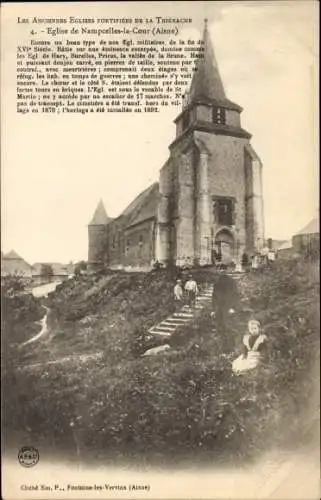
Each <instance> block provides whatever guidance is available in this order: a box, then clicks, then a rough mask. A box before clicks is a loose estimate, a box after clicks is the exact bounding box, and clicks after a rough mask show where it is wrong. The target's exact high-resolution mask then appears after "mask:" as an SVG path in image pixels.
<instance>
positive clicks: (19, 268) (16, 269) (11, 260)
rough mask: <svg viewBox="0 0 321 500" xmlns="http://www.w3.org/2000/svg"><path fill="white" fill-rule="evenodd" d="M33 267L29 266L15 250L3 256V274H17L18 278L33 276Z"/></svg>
mask: <svg viewBox="0 0 321 500" xmlns="http://www.w3.org/2000/svg"><path fill="white" fill-rule="evenodd" d="M31 272H32V266H31V265H30V264H28V262H26V261H25V260H24V259H23V258H22V257H20V255H18V254H17V252H15V251H14V250H11V251H10V252H8V253H7V254H3V253H2V254H1V274H2V275H3V276H6V275H8V274H17V275H18V276H31Z"/></svg>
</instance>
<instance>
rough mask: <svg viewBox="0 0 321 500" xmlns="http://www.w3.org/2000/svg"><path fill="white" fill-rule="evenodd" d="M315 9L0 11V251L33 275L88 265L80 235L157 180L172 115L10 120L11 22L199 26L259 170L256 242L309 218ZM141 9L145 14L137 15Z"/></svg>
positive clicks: (283, 234) (313, 201) (18, 35)
mask: <svg viewBox="0 0 321 500" xmlns="http://www.w3.org/2000/svg"><path fill="white" fill-rule="evenodd" d="M317 8H318V4H317V2H313V1H310V0H305V1H302V2H301V1H297V0H293V1H290V2H281V1H272V2H264V1H261V2H256V1H255V2H242V1H236V2H233V1H232V2H204V3H203V2H177V3H172V2H171V3H168V2H144V3H143V4H140V3H139V2H135V3H131V4H129V3H126V2H115V3H109V2H102V3H96V4H95V3H93V4H91V3H89V2H86V3H83V4H81V3H78V4H77V3H72V2H71V3H66V4H59V3H58V2H57V3H52V4H37V5H36V4H32V3H29V4H26V5H22V4H11V5H10V4H6V5H4V7H3V8H2V11H3V12H2V14H3V15H2V17H3V21H2V22H3V30H2V81H1V85H2V88H1V90H2V110H1V140H2V153H1V154H2V157H1V160H2V161H1V180H2V182H1V188H2V197H1V198H2V205H1V208H2V210H1V215H2V218H1V221H2V224H1V225H2V250H3V251H4V252H8V251H10V250H11V249H14V250H15V251H16V252H18V253H19V254H20V255H21V256H22V257H23V258H24V259H26V260H27V261H28V262H30V263H31V264H32V263H34V262H37V261H55V262H58V261H59V262H69V261H71V260H72V261H77V260H80V259H86V258H87V244H88V239H87V224H88V222H89V221H90V219H91V217H92V214H93V212H94V210H95V208H96V205H97V203H98V201H99V199H102V200H103V202H104V204H105V207H106V210H107V213H108V215H109V216H110V217H116V216H118V215H119V214H120V213H121V212H122V211H123V209H124V208H125V207H126V206H127V205H128V204H129V203H130V202H131V201H132V199H133V198H134V197H135V196H136V195H137V194H139V192H140V191H141V190H143V189H145V188H146V187H147V186H148V185H149V184H150V183H152V182H155V181H157V180H158V176H159V169H160V168H161V167H162V165H163V164H164V163H165V161H166V160H167V158H168V153H169V152H168V146H169V144H170V143H171V142H172V141H173V139H174V137H175V126H174V123H173V120H174V118H175V117H176V116H177V114H178V113H179V112H180V108H174V107H173V108H169V109H165V110H162V111H161V112H160V113H157V114H149V115H147V114H142V115H134V114H132V115H130V114H115V113H113V114H98V115H95V116H94V117H93V116H89V115H71V116H70V115H68V116H66V115H63V116H62V115H58V116H55V115H31V114H30V115H21V114H17V113H16V112H15V50H16V42H17V40H19V41H20V42H21V40H23V39H25V38H26V36H27V35H26V32H25V31H23V30H24V28H23V27H21V26H17V23H16V17H17V16H22V15H28V16H32V15H37V16H39V17H41V16H44V15H46V17H49V16H50V17H55V16H56V15H68V16H69V15H75V14H76V15H78V16H79V15H80V14H81V15H83V17H85V16H86V15H90V16H95V15H99V16H104V15H106V16H107V15H108V17H111V16H113V15H114V16H119V17H121V16H123V15H126V17H128V16H129V15H131V16H135V15H141V14H142V12H143V14H144V15H146V16H147V15H150V16H156V15H159V16H165V15H170V16H178V15H181V16H184V17H186V16H188V17H191V18H192V19H193V23H191V24H189V25H188V27H187V28H186V29H184V28H181V32H180V36H182V37H184V38H185V37H188V36H192V37H194V38H198V37H200V36H201V33H202V29H203V19H204V18H205V17H207V18H208V27H209V31H210V34H211V38H212V41H213V46H214V50H215V54H216V59H217V61H218V65H219V68H220V73H221V76H222V80H223V83H224V87H225V92H226V94H227V97H228V98H229V99H231V100H232V101H233V102H236V103H238V104H240V105H241V106H242V107H243V108H244V111H243V113H242V115H241V119H242V126H243V128H245V129H246V130H248V131H249V132H250V133H251V134H253V138H252V141H251V142H252V145H253V147H254V148H255V150H256V151H257V153H258V154H259V156H260V158H261V160H262V162H263V189H264V211H265V236H266V237H272V238H276V239H288V238H291V236H292V235H293V234H295V232H297V231H298V230H300V229H301V228H302V227H303V226H305V225H306V224H307V223H308V222H309V221H310V220H311V219H312V218H313V217H315V215H316V213H317V210H318V189H319V188H318V177H319V176H318V137H317V123H318V116H317V110H318V102H317V96H318V93H317V88H318V85H317V84H318V82H317V77H318V69H317V61H318V52H317V39H318V35H317V32H316V30H317V19H318V12H317ZM142 9H143V11H142Z"/></svg>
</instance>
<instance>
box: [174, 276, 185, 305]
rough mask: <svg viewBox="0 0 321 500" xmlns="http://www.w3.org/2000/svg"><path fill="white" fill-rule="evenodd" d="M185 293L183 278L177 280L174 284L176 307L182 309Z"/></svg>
mask: <svg viewBox="0 0 321 500" xmlns="http://www.w3.org/2000/svg"><path fill="white" fill-rule="evenodd" d="M183 295H184V294H183V286H182V280H176V285H175V286H174V302H175V309H180V308H181V307H182V305H183Z"/></svg>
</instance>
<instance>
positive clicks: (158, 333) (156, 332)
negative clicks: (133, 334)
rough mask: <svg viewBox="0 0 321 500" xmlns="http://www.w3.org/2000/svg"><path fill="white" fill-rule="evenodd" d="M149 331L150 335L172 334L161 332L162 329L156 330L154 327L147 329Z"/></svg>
mask: <svg viewBox="0 0 321 500" xmlns="http://www.w3.org/2000/svg"><path fill="white" fill-rule="evenodd" d="M149 333H150V334H151V335H160V336H161V337H170V336H171V335H172V334H171V333H169V332H162V331H160V330H157V329H155V330H149Z"/></svg>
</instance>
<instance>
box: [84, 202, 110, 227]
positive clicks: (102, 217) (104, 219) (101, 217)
mask: <svg viewBox="0 0 321 500" xmlns="http://www.w3.org/2000/svg"><path fill="white" fill-rule="evenodd" d="M110 220H111V219H110V218H109V217H108V215H107V213H106V209H105V206H104V203H103V201H102V200H100V201H99V203H98V205H97V207H96V210H95V212H94V215H93V218H92V219H91V221H90V222H89V226H100V225H105V224H108V222H109V221H110Z"/></svg>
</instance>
